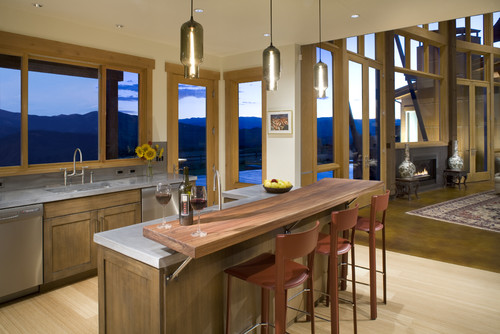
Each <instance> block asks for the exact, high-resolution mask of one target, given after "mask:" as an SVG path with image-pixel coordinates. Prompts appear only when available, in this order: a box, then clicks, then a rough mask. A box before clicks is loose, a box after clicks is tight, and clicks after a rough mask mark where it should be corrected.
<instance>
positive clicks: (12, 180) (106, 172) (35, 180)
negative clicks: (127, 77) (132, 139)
mask: <svg viewBox="0 0 500 334" xmlns="http://www.w3.org/2000/svg"><path fill="white" fill-rule="evenodd" d="M156 144H158V145H159V146H160V147H163V148H164V153H163V159H159V160H156V159H155V161H154V162H153V174H159V173H165V172H166V167H167V156H166V146H167V143H166V142H154V143H153V145H156ZM82 165H83V166H85V161H84V162H83V164H82ZM71 168H72V167H71ZM77 169H78V171H80V163H79V162H78V163H77ZM146 169H147V164H146V163H145V162H144V163H143V164H141V165H135V166H124V167H123V166H122V167H113V168H98V169H92V168H87V169H86V170H85V183H89V182H90V176H91V173H92V180H93V182H99V181H107V180H117V179H123V178H130V177H137V176H146ZM68 172H71V171H69V170H68ZM81 180H82V179H81V176H71V177H68V183H67V184H68V185H70V184H80V183H81ZM0 183H1V184H2V186H1V187H0V192H2V191H12V190H20V189H31V188H41V187H47V186H62V185H64V173H63V172H62V171H56V172H54V173H44V174H33V175H19V176H6V177H2V178H0Z"/></svg>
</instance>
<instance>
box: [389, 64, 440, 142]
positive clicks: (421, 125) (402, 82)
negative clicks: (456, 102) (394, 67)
mask: <svg viewBox="0 0 500 334" xmlns="http://www.w3.org/2000/svg"><path fill="white" fill-rule="evenodd" d="M394 81H395V87H394V88H395V96H396V107H395V108H396V109H399V110H401V109H402V110H404V111H405V117H404V118H402V117H401V116H399V117H398V115H397V114H396V138H397V140H396V142H409V141H417V140H414V139H416V135H415V128H414V127H415V124H417V125H418V130H419V136H418V141H439V140H440V135H439V134H440V129H439V124H440V122H439V120H440V93H439V84H440V83H439V80H435V79H431V78H426V77H423V76H416V75H407V74H403V73H399V72H396V73H395V75H394ZM400 108H401V109H400ZM408 110H412V112H414V113H415V117H411V116H409V118H407V117H406V112H407V111H408ZM407 119H408V120H410V123H406V120H407ZM415 119H416V123H415ZM398 121H400V122H401V124H400V127H398ZM408 135H411V140H410V137H408Z"/></svg>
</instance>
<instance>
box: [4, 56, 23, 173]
mask: <svg viewBox="0 0 500 334" xmlns="http://www.w3.org/2000/svg"><path fill="white" fill-rule="evenodd" d="M0 142H1V143H2V145H0V167H6V166H19V165H20V164H21V57H17V56H9V55H0Z"/></svg>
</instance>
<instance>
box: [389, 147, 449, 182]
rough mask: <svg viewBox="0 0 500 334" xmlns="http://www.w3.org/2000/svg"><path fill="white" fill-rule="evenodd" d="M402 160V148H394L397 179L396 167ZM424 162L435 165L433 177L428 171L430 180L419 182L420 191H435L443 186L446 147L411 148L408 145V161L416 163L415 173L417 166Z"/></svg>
mask: <svg viewBox="0 0 500 334" xmlns="http://www.w3.org/2000/svg"><path fill="white" fill-rule="evenodd" d="M404 158H405V149H404V147H401V148H396V161H395V163H396V169H395V170H396V177H399V172H398V166H399V165H400V164H401V162H403V160H404ZM426 160H427V161H429V162H432V163H435V166H434V174H435V177H433V175H432V173H433V171H429V174H430V178H429V179H426V180H423V181H421V182H420V187H419V190H420V191H425V190H431V189H436V188H440V187H442V186H443V171H444V170H445V169H446V168H448V167H447V166H448V165H447V164H448V162H447V161H448V145H445V146H424V147H412V146H411V144H410V161H412V162H413V163H414V164H415V162H417V164H415V166H416V167H417V172H419V171H420V170H419V166H418V165H419V164H422V163H424V161H426Z"/></svg>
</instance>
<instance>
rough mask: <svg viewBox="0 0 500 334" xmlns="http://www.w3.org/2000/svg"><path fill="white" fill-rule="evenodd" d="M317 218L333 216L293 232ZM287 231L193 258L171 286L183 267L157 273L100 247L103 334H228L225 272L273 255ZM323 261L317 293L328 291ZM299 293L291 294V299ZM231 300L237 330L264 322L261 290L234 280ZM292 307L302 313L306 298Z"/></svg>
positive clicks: (317, 273)
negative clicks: (263, 255)
mask: <svg viewBox="0 0 500 334" xmlns="http://www.w3.org/2000/svg"><path fill="white" fill-rule="evenodd" d="M316 220H320V221H321V222H322V223H323V224H326V223H327V222H328V220H329V214H328V213H327V212H325V213H321V214H318V215H315V216H313V217H310V218H308V219H306V220H304V221H303V222H301V223H300V224H299V225H298V226H297V227H296V228H295V229H294V230H293V231H301V230H304V229H307V228H311V227H312V226H313V223H314V222H315V221H316ZM325 231H326V229H325ZM282 232H283V229H277V230H276V231H273V232H269V233H266V234H264V235H261V236H258V237H256V238H253V239H251V240H248V241H245V242H243V243H240V244H238V245H235V246H232V247H229V248H226V249H223V250H221V251H218V252H215V253H213V254H209V255H207V256H204V257H202V258H200V259H196V260H193V261H191V262H190V263H189V264H188V265H187V266H186V267H185V268H184V269H183V270H182V272H181V273H180V274H179V276H178V277H177V278H176V279H174V280H172V281H170V282H168V283H166V277H167V276H168V275H170V274H171V273H172V272H174V271H175V269H177V267H178V266H179V265H180V263H178V264H176V265H172V266H170V267H167V268H162V269H157V268H154V267H151V266H149V265H146V264H144V263H142V262H139V261H137V260H134V259H131V258H129V257H127V256H125V255H122V254H121V253H118V252H115V251H113V250H110V249H108V248H106V247H103V246H99V249H98V273H99V275H98V281H99V332H100V333H223V332H224V324H225V307H226V306H225V300H226V299H225V297H226V289H227V287H226V284H227V277H226V275H225V274H224V269H226V268H227V267H230V266H233V265H235V264H238V263H241V262H243V261H246V260H248V259H250V258H252V257H254V256H256V255H258V254H260V253H263V252H274V243H275V240H274V237H275V235H276V234H277V233H282ZM323 260H324V259H322V258H321V257H317V259H316V263H315V268H316V269H315V287H316V288H318V289H326V287H325V285H324V284H323V276H325V275H326V261H323ZM325 277H326V276H325ZM325 282H326V280H325ZM297 291H300V289H298V290H297ZM324 291H326V290H324ZM294 293H295V291H290V295H293V294H294ZM232 296H233V298H232V300H233V304H232V305H231V307H232V312H231V317H232V319H231V324H232V328H233V329H234V330H235V331H243V330H244V329H245V328H247V327H248V326H250V325H251V324H254V323H257V322H259V321H258V320H259V318H260V290H259V289H258V288H256V287H255V286H253V285H251V284H246V283H245V282H242V281H239V280H234V281H233V285H232ZM316 298H319V294H318V296H316ZM293 305H294V306H295V307H298V308H301V309H303V305H304V304H303V297H302V296H300V297H298V298H296V299H295V300H294V301H293ZM296 316H297V312H296V311H292V310H290V311H289V314H288V316H287V319H289V320H290V319H292V320H291V321H293V319H294V318H295V317H296ZM271 318H272V315H271Z"/></svg>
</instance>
